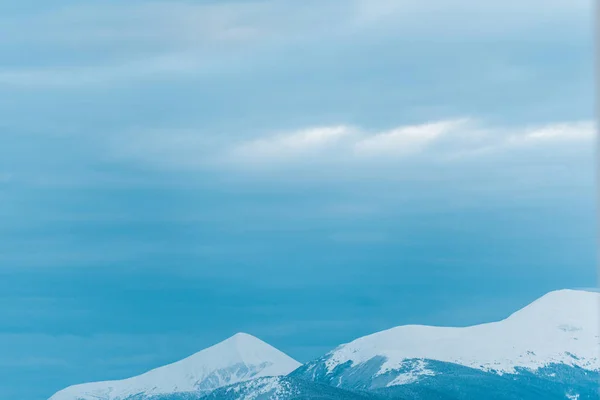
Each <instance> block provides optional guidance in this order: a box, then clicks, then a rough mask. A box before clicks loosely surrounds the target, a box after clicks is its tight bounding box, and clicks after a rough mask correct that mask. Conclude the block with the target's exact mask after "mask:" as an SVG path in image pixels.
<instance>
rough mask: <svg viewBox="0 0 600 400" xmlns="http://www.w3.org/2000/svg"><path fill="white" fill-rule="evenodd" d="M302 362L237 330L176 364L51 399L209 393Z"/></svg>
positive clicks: (281, 371) (112, 399)
mask: <svg viewBox="0 0 600 400" xmlns="http://www.w3.org/2000/svg"><path fill="white" fill-rule="evenodd" d="M299 366H300V363H298V362H297V361H295V360H293V359H292V358H290V357H288V356H287V355H286V354H284V353H282V352H281V351H279V350H277V349H276V348H274V347H272V346H270V345H268V344H267V343H265V342H263V341H262V340H260V339H258V338H256V337H254V336H252V335H248V334H246V333H238V334H236V335H234V336H232V337H230V338H229V339H227V340H224V341H222V342H220V343H218V344H216V345H214V346H212V347H209V348H207V349H204V350H202V351H200V352H198V353H196V354H193V355H192V356H190V357H187V358H185V359H183V360H181V361H178V362H175V363H173V364H169V365H165V366H163V367H160V368H156V369H153V370H151V371H148V372H146V373H144V374H142V375H139V376H135V377H132V378H128V379H123V380H118V381H106V382H93V383H86V384H81V385H75V386H70V387H68V388H66V389H64V390H61V391H60V392H58V393H56V394H55V395H54V396H52V397H51V398H50V400H117V399H118V400H120V399H125V398H128V397H130V396H136V398H140V399H143V398H149V397H152V396H158V395H161V394H172V393H189V392H194V393H195V394H198V393H209V392H211V391H213V390H215V389H217V388H220V387H222V386H227V385H231V384H234V383H239V382H243V381H247V380H250V379H254V378H259V377H266V376H279V375H287V374H289V373H290V372H292V371H293V370H294V369H296V368H298V367H299Z"/></svg>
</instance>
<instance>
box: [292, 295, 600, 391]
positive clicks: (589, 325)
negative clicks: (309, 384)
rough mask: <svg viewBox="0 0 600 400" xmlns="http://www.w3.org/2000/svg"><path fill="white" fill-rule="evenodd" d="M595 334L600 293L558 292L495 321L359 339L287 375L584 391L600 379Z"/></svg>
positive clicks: (357, 384) (347, 384)
mask: <svg viewBox="0 0 600 400" xmlns="http://www.w3.org/2000/svg"><path fill="white" fill-rule="evenodd" d="M599 330H600V293H595V292H587V291H577V290H560V291H555V292H550V293H548V294H547V295H545V296H543V297H541V298H540V299H538V300H536V301H535V302H533V303H531V304H530V305H528V306H527V307H525V308H523V309H522V310H519V311H517V312H516V313H514V314H512V315H511V316H509V317H508V318H506V319H505V320H502V321H499V322H493V323H488V324H483V325H476V326H470V327H463V328H450V327H433V326H420V325H407V326H400V327H397V328H392V329H389V330H387V331H383V332H379V333H375V334H372V335H369V336H365V337H362V338H359V339H356V340H354V341H353V342H351V343H348V344H345V345H342V346H340V347H338V348H337V349H335V350H333V351H332V352H330V353H328V354H326V355H325V356H323V357H321V358H319V359H317V360H315V361H312V362H310V363H308V364H305V365H304V366H302V367H300V368H298V369H297V370H296V371H294V372H293V373H292V374H291V376H294V377H297V378H300V379H306V380H311V381H315V382H319V383H325V384H329V385H332V386H336V387H341V388H345V389H350V390H368V391H372V390H376V391H377V390H381V389H385V388H397V389H398V390H400V388H401V387H412V388H418V389H419V390H420V389H421V388H423V387H434V388H435V390H438V391H440V392H442V393H446V392H448V390H449V388H450V387H451V386H456V387H458V386H461V385H463V386H464V387H465V388H466V387H467V386H469V385H470V387H477V388H478V389H477V390H480V389H481V388H484V387H486V388H487V387H491V388H493V387H500V386H499V381H498V380H497V379H496V378H495V377H502V376H503V377H506V379H508V380H515V384H517V383H518V382H517V381H519V382H521V383H524V385H525V386H527V385H529V383H532V384H535V386H536V387H539V386H540V385H544V382H546V383H548V385H557V388H558V389H556V388H555V389H556V390H558V391H561V390H563V391H564V392H567V391H568V390H571V389H572V388H577V389H578V392H577V393H582V392H583V391H584V390H588V389H589V387H592V386H594V385H596V384H597V379H600V332H599ZM447 377H452V379H451V380H450V381H448V382H447V379H446V378H447ZM528 377H531V379H533V380H536V382H533V381H531V382H529V383H527V381H528V380H531V379H530V378H528ZM540 379H541V381H540ZM474 382H476V385H475V386H474V385H473V383H474ZM502 382H504V381H502ZM540 382H541V383H540ZM521 383H519V386H521V387H524V386H523V385H521ZM461 387H462V386H461ZM507 387H508V386H507ZM529 389H531V387H528V389H527V390H529ZM555 389H553V390H554V391H555V392H556V390H555ZM579 389H581V390H579ZM519 390H521V389H520V388H519ZM536 390H537V389H536ZM405 397H406V396H405ZM521 397H523V396H521ZM499 398H502V397H499ZM517 398H519V397H518V396H517Z"/></svg>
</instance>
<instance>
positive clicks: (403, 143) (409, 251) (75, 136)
mask: <svg viewBox="0 0 600 400" xmlns="http://www.w3.org/2000/svg"><path fill="white" fill-rule="evenodd" d="M484 3H485V4H484ZM592 34H593V21H592V3H591V2H588V1H580V0H575V1H573V0H545V1H542V0H531V1H528V2H523V1H513V0H506V1H503V2H494V3H493V4H492V3H490V2H479V1H474V0H428V1H422V0H420V1H416V0H396V1H395V0H344V1H342V0H327V1H322V0H320V1H316V0H307V1H303V2H296V1H294V2H292V1H283V0H272V1H266V0H262V1H261V0H247V1H242V0H239V1H227V0H225V1H201V0H196V1H191V0H190V1H184V0H176V1H158V0H157V1H137V0H131V1H128V2H120V1H100V0H90V1H86V2H80V1H74V0H56V1H52V2H40V1H37V0H36V1H33V0H21V1H18V2H15V1H9V0H0V305H1V306H0V398H3V399H9V398H13V399H19V400H38V399H47V398H48V397H50V396H51V395H52V394H53V393H54V392H56V391H57V390H59V389H61V388H63V387H65V386H68V385H71V384H76V383H81V382H87V381H93V380H106V379H117V378H125V377H129V376H132V375H134V374H139V373H142V372H144V371H146V370H148V369H150V368H153V367H157V366H160V365H163V364H166V363H169V362H173V361H176V360H178V359H180V358H183V357H185V356H188V355H190V354H192V353H194V352H196V351H199V350H201V349H203V348H205V347H208V346H210V345H212V344H214V343H216V342H219V341H221V340H223V339H225V338H227V337H228V336H231V335H232V334H234V333H236V332H239V331H242V332H247V333H250V334H253V335H255V336H257V337H259V338H261V339H263V340H265V341H267V342H268V343H270V344H272V345H274V346H276V347H278V348H279V349H281V350H283V351H284V352H286V353H288V354H289V355H291V356H292V357H294V358H296V359H298V360H299V361H308V360H310V359H311V358H314V357H317V356H320V355H322V354H324V353H325V352H327V351H329V350H331V349H332V348H334V347H336V346H337V345H338V344H341V343H344V342H348V341H350V340H352V339H354V338H356V337H359V336H362V335H365V334H369V333H373V332H375V331H379V330H382V329H386V328H390V327H393V326H397V325H402V324H409V323H410V324H412V323H419V324H435V325H452V326H465V325H469V324H476V323H482V322H489V321H494V320H498V319H502V318H504V317H506V316H508V315H509V314H510V313H511V312H513V311H516V310H517V309H519V308H521V307H523V306H525V305H526V304H528V303H529V302H531V301H532V300H534V299H536V298H537V297H539V296H541V295H543V294H544V293H546V292H548V291H551V290H555V289H562V288H580V287H592V286H596V284H597V283H596V272H597V271H596V227H595V222H596V209H595V190H596V189H595V183H594V179H595V177H594V171H595V163H594V148H595V147H594V126H595V123H594V90H593V83H594V79H593V71H594V68H593V62H594V56H593V43H592Z"/></svg>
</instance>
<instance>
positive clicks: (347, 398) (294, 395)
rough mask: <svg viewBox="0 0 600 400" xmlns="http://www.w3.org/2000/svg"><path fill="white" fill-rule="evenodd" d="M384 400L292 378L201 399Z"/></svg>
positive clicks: (253, 382) (229, 388)
mask: <svg viewBox="0 0 600 400" xmlns="http://www.w3.org/2000/svg"><path fill="white" fill-rule="evenodd" d="M288 399H310V400H375V399H376V400H380V397H379V396H377V395H374V394H370V393H354V392H351V391H348V390H343V389H339V388H335V387H332V386H329V385H324V384H320V383H315V382H309V381H305V380H302V379H296V378H292V377H289V376H279V377H272V378H258V379H253V380H251V381H247V382H242V383H238V384H236V385H231V386H227V387H224V388H220V389H217V390H215V391H214V392H212V393H211V394H209V395H207V396H205V397H203V398H202V399H201V400H288Z"/></svg>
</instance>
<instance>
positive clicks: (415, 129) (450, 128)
mask: <svg viewBox="0 0 600 400" xmlns="http://www.w3.org/2000/svg"><path fill="white" fill-rule="evenodd" d="M467 122H468V120H467V119H460V120H451V121H441V122H433V123H427V124H422V125H412V126H401V127H398V128H395V129H392V130H391V131H387V132H382V133H377V134H374V135H365V136H364V138H362V139H360V140H358V141H357V142H356V143H355V144H354V151H355V153H356V154H357V155H360V156H375V157H382V156H393V157H401V156H405V155H408V154H413V153H419V152H422V151H424V150H425V149H426V148H427V147H428V146H429V145H431V144H432V143H433V142H434V141H436V140H437V139H439V138H441V137H442V136H444V135H447V134H450V133H452V132H454V131H456V130H457V129H460V128H461V127H464V126H465V125H466V123H467Z"/></svg>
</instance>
